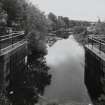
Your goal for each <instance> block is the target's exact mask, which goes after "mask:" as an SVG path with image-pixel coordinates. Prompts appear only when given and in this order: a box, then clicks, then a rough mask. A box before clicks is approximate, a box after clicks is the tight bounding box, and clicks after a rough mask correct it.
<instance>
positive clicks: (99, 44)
mask: <svg viewBox="0 0 105 105" xmlns="http://www.w3.org/2000/svg"><path fill="white" fill-rule="evenodd" d="M99 53H100V54H101V40H100V43H99Z"/></svg>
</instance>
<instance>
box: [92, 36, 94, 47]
mask: <svg viewBox="0 0 105 105" xmlns="http://www.w3.org/2000/svg"><path fill="white" fill-rule="evenodd" d="M93 44H94V43H93V35H92V49H93Z"/></svg>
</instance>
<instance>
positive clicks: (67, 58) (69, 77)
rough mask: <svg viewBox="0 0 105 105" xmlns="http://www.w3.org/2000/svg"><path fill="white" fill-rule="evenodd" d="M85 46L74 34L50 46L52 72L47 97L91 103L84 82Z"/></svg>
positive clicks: (48, 56) (48, 58)
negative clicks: (80, 43)
mask: <svg viewBox="0 0 105 105" xmlns="http://www.w3.org/2000/svg"><path fill="white" fill-rule="evenodd" d="M84 53H85V52H84V48H83V47H82V46H80V45H79V44H78V43H77V42H76V41H75V39H74V38H73V36H70V37H69V38H68V39H63V40H60V41H57V42H56V43H55V44H54V45H53V46H52V47H50V48H48V55H47V56H46V60H47V64H48V66H50V68H51V70H50V72H51V74H52V82H51V85H50V86H48V87H46V90H45V95H44V96H45V97H47V99H49V100H54V101H57V102H60V103H69V102H78V103H85V104H86V103H87V104H89V103H91V101H90V98H89V96H88V93H87V89H86V88H85V84H84V60H85V59H84Z"/></svg>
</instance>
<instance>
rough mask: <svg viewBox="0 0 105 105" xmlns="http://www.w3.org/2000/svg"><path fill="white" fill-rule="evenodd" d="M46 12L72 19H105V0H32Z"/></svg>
mask: <svg viewBox="0 0 105 105" xmlns="http://www.w3.org/2000/svg"><path fill="white" fill-rule="evenodd" d="M31 1H32V2H33V4H35V5H36V6H37V7H39V8H40V10H41V11H44V12H45V13H46V14H48V13H49V12H53V13H54V14H55V15H57V16H67V17H69V18H70V19H76V20H89V21H96V20H98V17H99V18H100V19H101V20H103V21H105V0H31Z"/></svg>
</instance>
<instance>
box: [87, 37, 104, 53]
mask: <svg viewBox="0 0 105 105" xmlns="http://www.w3.org/2000/svg"><path fill="white" fill-rule="evenodd" d="M88 45H89V46H90V47H91V48H92V49H94V48H97V49H98V50H99V53H101V51H102V52H104V53H105V35H89V36H88Z"/></svg>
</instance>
